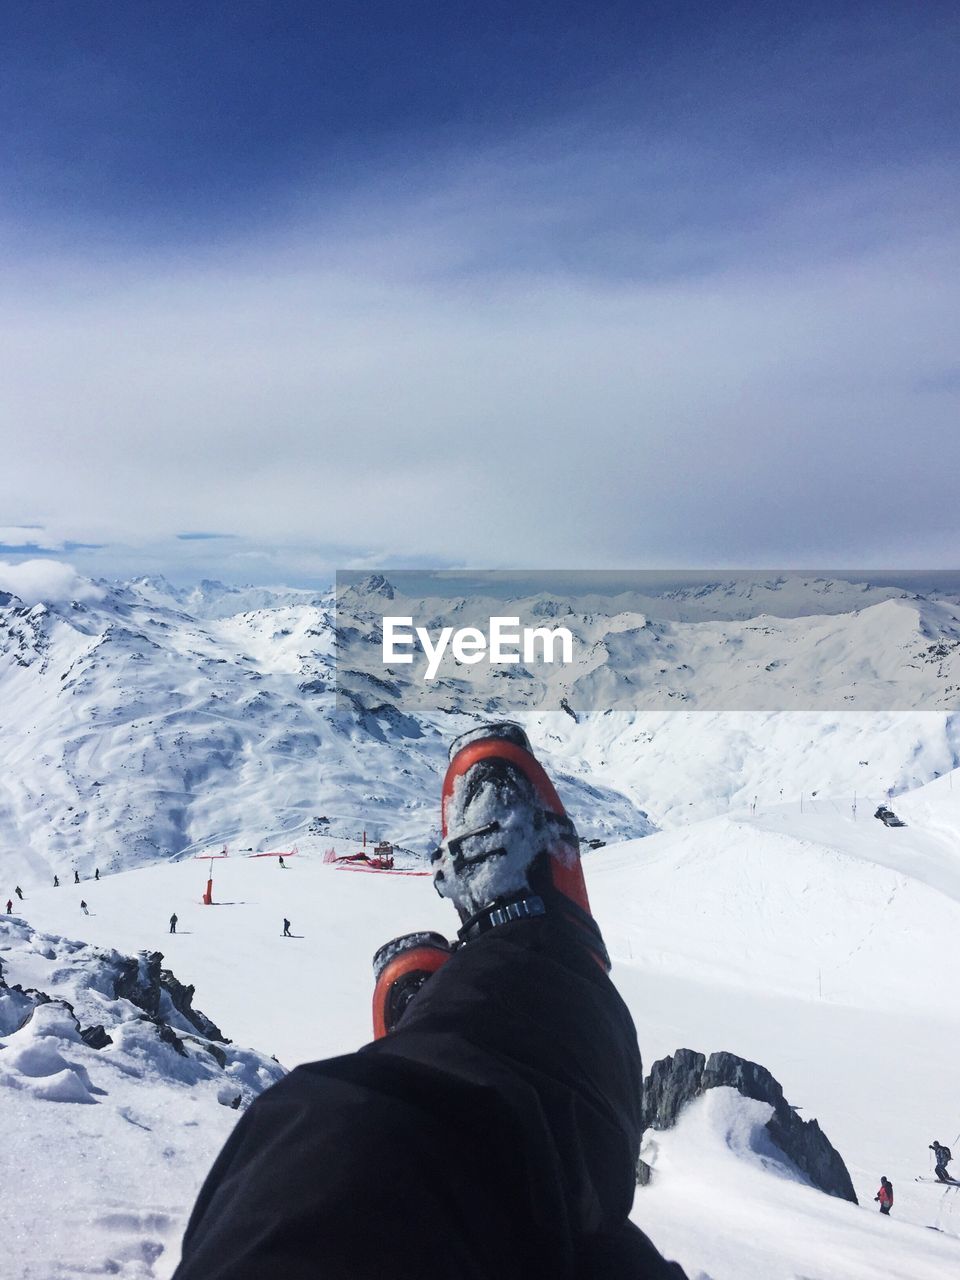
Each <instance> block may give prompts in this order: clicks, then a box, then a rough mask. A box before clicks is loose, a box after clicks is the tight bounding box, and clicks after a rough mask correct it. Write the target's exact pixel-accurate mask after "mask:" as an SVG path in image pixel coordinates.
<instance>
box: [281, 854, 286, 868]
mask: <svg viewBox="0 0 960 1280" xmlns="http://www.w3.org/2000/svg"><path fill="white" fill-rule="evenodd" d="M280 866H281V867H282V868H283V869H284V871H286V869H287V864H286V863H285V862H284V860H283V854H282V853H281V854H280Z"/></svg>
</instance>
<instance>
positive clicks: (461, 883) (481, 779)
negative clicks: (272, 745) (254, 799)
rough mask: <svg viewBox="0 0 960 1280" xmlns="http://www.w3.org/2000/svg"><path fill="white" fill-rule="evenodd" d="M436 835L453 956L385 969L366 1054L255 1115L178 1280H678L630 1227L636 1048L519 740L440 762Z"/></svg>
mask: <svg viewBox="0 0 960 1280" xmlns="http://www.w3.org/2000/svg"><path fill="white" fill-rule="evenodd" d="M442 816H443V823H442V825H443V837H444V838H443V842H442V843H441V845H440V847H439V848H438V849H437V851H436V852H435V854H434V855H433V865H434V884H435V886H436V887H437V889H438V890H439V892H440V894H441V896H442V897H446V898H449V899H450V900H451V902H452V904H453V906H454V907H455V908H456V911H457V914H458V915H459V917H460V923H461V927H460V929H459V931H458V935H457V937H458V941H457V943H456V944H453V945H451V943H450V942H448V941H447V939H446V938H443V937H441V936H440V935H439V934H433V933H425V932H420V933H416V934H409V935H406V936H405V937H403V938H396V939H394V940H393V941H392V942H390V943H387V944H386V945H385V946H383V947H381V948H380V950H379V951H378V952H377V955H376V957H375V959H374V973H375V977H376V987H375V991H374V1033H375V1036H376V1039H375V1040H374V1042H373V1043H371V1044H369V1045H367V1046H366V1047H364V1048H363V1049H361V1050H359V1052H356V1053H348V1054H345V1055H342V1056H340V1057H338V1058H334V1059H331V1060H328V1061H324V1062H313V1063H310V1064H308V1065H306V1066H301V1067H297V1068H296V1069H295V1070H294V1071H292V1072H290V1074H289V1075H287V1076H285V1077H284V1078H283V1080H281V1081H280V1082H279V1083H278V1084H276V1085H274V1086H273V1087H272V1088H270V1089H267V1090H266V1091H265V1092H264V1093H263V1094H261V1095H260V1097H258V1098H256V1099H255V1100H254V1102H253V1104H252V1105H251V1106H250V1107H249V1108H248V1109H247V1111H246V1112H245V1113H244V1114H243V1116H242V1117H241V1119H240V1122H239V1124H238V1125H237V1126H236V1128H235V1129H234V1130H233V1133H232V1134H231V1136H230V1137H229V1138H228V1139H227V1143H226V1145H225V1147H224V1148H223V1150H222V1151H221V1153H220V1155H219V1156H218V1157H217V1159H216V1161H215V1163H214V1165H213V1168H212V1169H211V1171H210V1173H209V1175H208V1176H207V1179H206V1182H205V1183H204V1185H203V1187H202V1189H201V1191H200V1194H199V1196H198V1198H197V1202H196V1205H195V1206H194V1209H193V1212H192V1214H191V1216H190V1221H189V1223H188V1224H187V1229H186V1233H185V1235H184V1239H183V1253H182V1259H181V1262H180V1265H179V1267H178V1269H177V1271H176V1273H175V1280H258V1278H259V1277H262V1276H266V1275H273V1274H276V1272H277V1267H278V1265H279V1266H280V1267H281V1269H282V1272H283V1276H284V1280H315V1277H316V1276H318V1275H321V1274H322V1275H323V1277H324V1280H356V1277H360V1276H390V1277H391V1280H423V1277H425V1276H464V1277H466V1276H469V1277H470V1278H471V1280H527V1278H528V1277H534V1276H549V1277H551V1278H552V1280H579V1278H585V1277H588V1276H589V1277H591V1278H593V1280H601V1277H603V1278H605V1280H614V1278H616V1280H624V1278H626V1277H630V1278H631V1280H641V1277H642V1280H687V1277H686V1276H685V1274H684V1272H683V1270H682V1269H681V1268H680V1267H679V1266H678V1265H677V1264H676V1263H669V1262H666V1261H665V1260H664V1258H663V1257H662V1256H661V1255H660V1253H659V1252H658V1251H657V1249H656V1248H655V1247H654V1245H653V1244H651V1242H650V1241H649V1240H648V1239H647V1237H646V1236H645V1235H644V1234H643V1232H642V1231H641V1230H640V1228H639V1227H637V1226H635V1225H634V1224H633V1223H632V1222H630V1220H629V1214H630V1209H631V1207H632V1205H633V1198H634V1193H635V1190H636V1166H637V1159H638V1156H639V1151H640V1138H641V1135H642V1132H643V1123H642V1118H641V1117H642V1113H641V1086H642V1080H643V1073H642V1067H641V1062H640V1053H639V1050H638V1047H637V1037H636V1031H635V1029H634V1025H633V1021H632V1019H631V1017H630V1014H629V1012H628V1011H627V1007H626V1005H625V1004H624V1003H623V1001H622V999H621V998H620V996H619V994H618V993H617V990H616V988H615V987H614V986H613V983H612V982H611V981H610V979H609V977H608V976H607V975H608V972H609V969H610V960H609V957H608V955H607V950H606V947H605V946H604V943H603V939H602V937H601V935H600V930H599V928H598V926H597V923H596V921H595V920H594V919H593V916H592V915H591V914H590V906H589V902H588V899H587V894H586V888H585V885H584V881H583V873H582V870H581V867H580V859H579V842H578V839H577V833H576V830H575V828H574V826H573V823H572V822H571V821H570V819H569V818H568V817H567V815H566V813H565V812H564V809H563V805H562V803H561V801H560V799H559V797H558V796H557V793H556V791H555V790H554V788H553V785H552V783H551V782H550V779H549V778H548V777H547V775H546V773H545V772H544V770H543V768H542V766H541V765H540V764H539V763H538V762H537V760H536V759H535V758H534V756H533V754H532V752H531V750H530V744H529V742H528V741H527V738H526V735H525V734H524V732H523V730H522V729H521V728H520V727H519V726H518V725H513V724H495V725H487V726H484V727H483V728H479V727H478V728H477V729H475V730H473V731H472V732H471V733H470V734H468V735H465V736H464V737H463V738H461V739H459V740H458V741H457V742H455V743H454V745H453V748H452V749H451V761H450V765H449V768H448V770H447V776H446V779H445V780H444V785H443V803H442ZM331 1152H336V1153H337V1159H336V1160H335V1161H334V1160H331V1159H330V1153H331ZM374 1181H376V1183H377V1184H378V1185H382V1186H384V1187H386V1188H388V1190H387V1192H386V1193H385V1194H382V1195H379V1194H378V1195H375V1196H371V1195H370V1194H369V1189H370V1186H371V1183H373V1182H374ZM394 1191H395V1192H396V1194H394Z"/></svg>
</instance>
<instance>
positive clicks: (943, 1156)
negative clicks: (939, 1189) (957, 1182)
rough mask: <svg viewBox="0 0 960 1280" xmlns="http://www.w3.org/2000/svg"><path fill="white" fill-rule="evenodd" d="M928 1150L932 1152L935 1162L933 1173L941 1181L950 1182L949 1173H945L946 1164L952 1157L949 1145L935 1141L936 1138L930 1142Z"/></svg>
mask: <svg viewBox="0 0 960 1280" xmlns="http://www.w3.org/2000/svg"><path fill="white" fill-rule="evenodd" d="M930 1150H931V1151H932V1152H933V1157H934V1159H935V1160H936V1162H937V1165H936V1168H935V1169H934V1173H935V1174H936V1175H937V1177H938V1178H939V1179H940V1181H941V1182H952V1181H953V1179H952V1178H951V1177H950V1175H949V1173H947V1165H948V1164H949V1163H950V1161H951V1160H952V1159H953V1152H952V1151H951V1150H950V1148H949V1147H945V1146H944V1145H943V1144H942V1143H940V1142H937V1141H936V1139H934V1141H933V1142H931V1143H930Z"/></svg>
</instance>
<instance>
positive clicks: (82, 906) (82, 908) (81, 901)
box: [80, 898, 90, 916]
mask: <svg viewBox="0 0 960 1280" xmlns="http://www.w3.org/2000/svg"><path fill="white" fill-rule="evenodd" d="M80 910H81V911H82V912H83V914H84V915H85V916H88V915H89V914H90V912H89V911H88V910H87V904H86V903H85V902H84V900H83V899H82V898H81V899H80Z"/></svg>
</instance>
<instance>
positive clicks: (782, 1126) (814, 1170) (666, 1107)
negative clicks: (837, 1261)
mask: <svg viewBox="0 0 960 1280" xmlns="http://www.w3.org/2000/svg"><path fill="white" fill-rule="evenodd" d="M724 1087H730V1088H733V1089H736V1090H737V1092H738V1093H741V1094H742V1095H743V1096H744V1097H745V1098H753V1099H754V1100H756V1101H757V1102H766V1103H769V1105H770V1106H771V1107H772V1108H773V1113H772V1115H771V1116H770V1119H769V1120H768V1121H767V1122H766V1129H767V1132H768V1133H769V1135H770V1137H771V1138H772V1140H773V1142H774V1143H775V1144H776V1146H777V1147H778V1148H779V1149H780V1150H781V1151H782V1152H783V1153H784V1155H785V1156H787V1157H788V1158H789V1159H790V1160H791V1161H792V1162H793V1164H794V1165H796V1167H797V1168H798V1169H799V1170H800V1171H801V1173H803V1174H805V1175H806V1177H807V1178H808V1179H809V1180H810V1182H811V1183H812V1184H813V1186H815V1187H819V1189H820V1190H821V1191H825V1192H826V1193H827V1194H828V1195H831V1196H837V1197H839V1198H840V1199H842V1200H850V1201H852V1202H853V1203H854V1204H856V1203H857V1196H856V1192H855V1191H854V1189H853V1183H852V1182H851V1180H850V1175H849V1173H848V1172H847V1168H846V1165H845V1164H844V1163H843V1160H842V1158H841V1157H840V1154H839V1152H838V1151H837V1150H836V1149H835V1148H834V1147H833V1146H832V1145H831V1143H830V1141H829V1139H828V1138H827V1136H826V1134H825V1133H824V1132H823V1130H822V1129H821V1128H820V1126H819V1124H818V1123H817V1121H816V1120H802V1119H801V1118H800V1117H799V1116H798V1115H797V1112H796V1110H795V1109H794V1108H793V1107H791V1106H790V1104H789V1103H788V1102H787V1100H786V1098H784V1096H783V1089H782V1088H781V1086H780V1084H779V1083H778V1082H777V1080H775V1079H774V1077H773V1076H772V1075H771V1073H770V1072H769V1071H768V1070H767V1068H766V1067H763V1066H760V1064H759V1063H756V1062H748V1061H747V1060H746V1059H745V1058H740V1057H738V1056H737V1055H736V1054H735V1053H723V1052H721V1053H712V1054H711V1055H710V1057H709V1059H707V1058H706V1057H705V1056H704V1055H703V1054H702V1053H695V1052H694V1051H693V1050H691V1049H678V1050H677V1052H676V1053H675V1054H673V1055H672V1056H671V1057H668V1058H661V1059H660V1060H659V1061H658V1062H655V1063H654V1064H653V1066H652V1068H651V1070H650V1074H649V1076H647V1078H646V1080H645V1081H644V1085H643V1111H642V1115H643V1123H644V1127H645V1128H652V1129H658V1130H663V1129H669V1128H672V1127H673V1125H674V1124H675V1123H676V1121H677V1117H678V1116H679V1114H680V1111H681V1109H682V1108H683V1107H684V1106H685V1105H686V1104H687V1103H689V1102H691V1101H692V1100H693V1099H694V1098H697V1097H699V1096H700V1095H701V1094H702V1093H705V1092H706V1091H707V1090H708V1089H718V1088H724ZM650 1173H651V1170H650V1166H649V1165H648V1164H647V1163H646V1162H645V1161H644V1160H642V1159H641V1161H640V1164H639V1167H638V1171H637V1181H638V1183H639V1184H640V1185H641V1186H645V1185H646V1184H647V1183H648V1182H649V1181H650Z"/></svg>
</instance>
